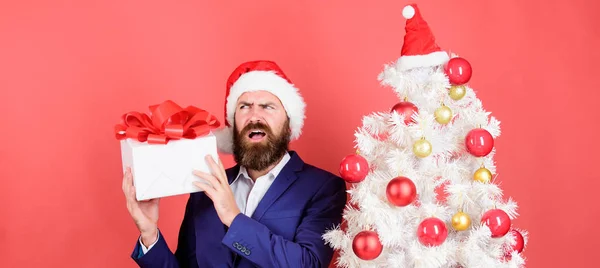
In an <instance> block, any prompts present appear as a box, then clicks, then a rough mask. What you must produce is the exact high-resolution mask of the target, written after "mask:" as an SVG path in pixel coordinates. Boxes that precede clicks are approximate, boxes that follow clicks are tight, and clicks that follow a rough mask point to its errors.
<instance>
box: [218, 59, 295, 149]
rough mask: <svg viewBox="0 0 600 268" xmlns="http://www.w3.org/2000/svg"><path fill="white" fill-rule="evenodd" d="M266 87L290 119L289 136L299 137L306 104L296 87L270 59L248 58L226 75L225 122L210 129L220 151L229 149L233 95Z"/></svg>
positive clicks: (232, 117)
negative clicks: (279, 102) (217, 128)
mask: <svg viewBox="0 0 600 268" xmlns="http://www.w3.org/2000/svg"><path fill="white" fill-rule="evenodd" d="M260 90H263V91H267V92H270V93H271V94H273V95H275V96H277V98H279V100H280V101H281V103H282V104H283V107H284V109H285V111H286V113H287V116H288V118H289V119H290V128H291V137H290V139H291V140H295V139H297V138H299V137H300V134H301V133H302V127H303V125H304V118H305V115H304V110H305V107H306V104H305V103H304V99H303V98H302V96H301V95H300V92H299V91H298V89H297V88H296V87H295V86H294V84H292V82H291V81H290V79H289V78H288V77H287V76H286V75H285V74H284V73H283V71H282V70H281V68H279V66H278V65H277V64H276V63H275V62H272V61H265V60H259V61H250V62H245V63H242V64H241V65H239V66H238V67H237V68H236V69H235V70H234V71H233V72H232V73H231V75H230V76H229V78H228V79H227V91H226V94H225V125H226V127H225V128H223V129H220V130H217V131H214V133H215V136H216V137H217V147H218V148H219V150H220V151H221V152H223V153H232V152H233V124H234V120H233V119H234V115H235V108H236V103H237V99H238V98H239V97H240V96H241V95H242V94H244V93H245V92H251V91H260Z"/></svg>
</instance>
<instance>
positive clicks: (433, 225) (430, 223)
mask: <svg viewBox="0 0 600 268" xmlns="http://www.w3.org/2000/svg"><path fill="white" fill-rule="evenodd" d="M417 237H418V238H419V242H421V244H423V245H425V246H428V247H431V246H439V245H441V244H442V243H444V241H446V237H448V228H447V227H446V224H445V223H444V222H443V221H442V220H440V219H438V218H435V217H431V218H427V219H425V220H423V221H422V222H421V223H420V224H419V227H418V228H417Z"/></svg>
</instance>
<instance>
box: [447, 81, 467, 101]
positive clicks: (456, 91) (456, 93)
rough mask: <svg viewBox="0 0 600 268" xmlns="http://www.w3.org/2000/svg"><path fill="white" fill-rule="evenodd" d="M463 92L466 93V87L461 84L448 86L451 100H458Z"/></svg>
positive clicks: (462, 95) (463, 94)
mask: <svg viewBox="0 0 600 268" xmlns="http://www.w3.org/2000/svg"><path fill="white" fill-rule="evenodd" d="M465 94H467V89H466V88H465V86H463V85H460V86H452V87H450V98H452V99H453V100H460V99H462V98H463V97H464V96H465Z"/></svg>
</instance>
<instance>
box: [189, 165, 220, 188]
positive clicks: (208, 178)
mask: <svg viewBox="0 0 600 268" xmlns="http://www.w3.org/2000/svg"><path fill="white" fill-rule="evenodd" d="M193 173H194V175H196V176H198V177H200V178H202V179H205V180H206V181H207V182H208V183H210V185H211V186H212V187H213V188H214V189H221V188H222V187H219V186H220V185H221V182H220V181H219V179H217V178H215V176H213V175H211V174H208V173H204V172H202V171H200V170H194V172H193Z"/></svg>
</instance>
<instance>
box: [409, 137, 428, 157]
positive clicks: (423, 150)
mask: <svg viewBox="0 0 600 268" xmlns="http://www.w3.org/2000/svg"><path fill="white" fill-rule="evenodd" d="M413 153H415V155H416V156H418V157H421V158H424V157H427V156H429V155H430V154H431V143H429V141H427V140H426V139H425V138H422V139H420V140H418V141H416V142H415V144H413Z"/></svg>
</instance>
